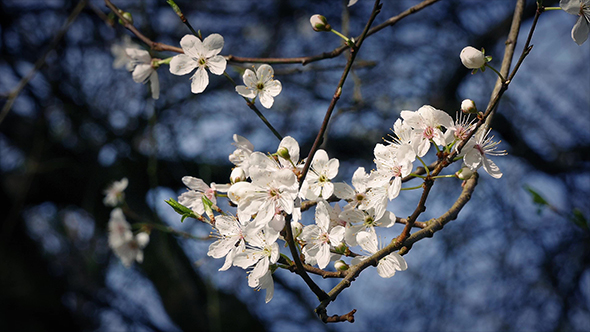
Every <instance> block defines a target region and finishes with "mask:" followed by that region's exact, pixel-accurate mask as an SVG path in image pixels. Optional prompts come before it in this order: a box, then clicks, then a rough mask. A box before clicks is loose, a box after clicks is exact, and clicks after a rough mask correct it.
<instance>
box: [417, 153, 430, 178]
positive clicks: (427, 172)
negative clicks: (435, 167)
mask: <svg viewBox="0 0 590 332" xmlns="http://www.w3.org/2000/svg"><path fill="white" fill-rule="evenodd" d="M416 158H418V160H420V162H421V163H422V166H424V170H426V175H430V170H429V169H428V165H426V163H425V162H424V160H422V158H420V157H416Z"/></svg>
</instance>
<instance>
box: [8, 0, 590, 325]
mask: <svg viewBox="0 0 590 332" xmlns="http://www.w3.org/2000/svg"><path fill="white" fill-rule="evenodd" d="M344 2H346V1H344ZM546 2H547V1H546ZM417 3H418V1H387V0H386V1H384V5H383V10H382V12H381V14H380V15H379V16H378V18H377V20H376V24H378V23H380V22H383V21H384V20H385V19H387V18H389V17H392V16H395V15H397V14H398V13H400V12H402V11H404V10H406V9H407V8H409V7H411V6H413V5H415V4H417ZM77 4H78V1H69V0H47V1H42V0H38V1H36V0H23V1H16V0H14V1H10V0H4V1H1V2H0V54H1V58H0V94H1V96H2V98H1V99H0V105H4V104H5V103H6V100H7V97H8V94H9V93H10V92H11V91H13V89H15V87H16V86H17V84H18V82H19V81H20V80H21V79H22V78H23V77H24V76H26V75H27V74H28V73H29V72H30V70H31V69H32V68H33V66H34V63H35V62H36V61H37V60H38V59H39V57H41V56H42V55H43V54H44V52H45V51H46V50H47V49H48V48H50V46H51V44H52V40H53V39H54V37H55V36H56V35H57V34H58V33H59V31H60V29H61V27H62V26H63V24H64V22H66V20H67V18H68V16H69V15H70V13H72V11H73V10H74V8H75V7H76V5H77ZM114 4H115V5H117V6H118V7H119V8H122V9H124V10H126V11H128V12H131V13H132V15H133V19H134V22H135V26H136V27H137V28H138V29H139V30H140V31H142V32H143V33H144V34H146V35H147V36H148V37H149V38H151V39H153V40H155V41H158V42H164V43H167V44H170V45H175V46H178V43H179V40H180V38H182V36H184V35H185V34H187V33H189V32H188V29H187V28H186V27H185V26H184V25H183V24H182V23H181V22H180V20H179V19H178V17H177V16H176V14H175V13H174V12H173V11H172V10H171V9H170V7H169V6H168V5H167V4H166V2H165V1H164V0H161V1H156V0H144V1H124V0H115V1H114ZM178 4H179V6H180V7H181V8H182V9H183V11H184V13H185V15H186V17H187V18H188V19H189V21H190V22H191V23H192V25H193V26H194V27H195V28H196V29H200V30H201V31H202V33H203V35H204V36H207V35H209V34H211V33H220V34H222V35H223V36H224V38H225V46H224V49H223V51H222V54H223V55H229V54H232V55H237V56H249V57H293V56H306V55H315V54H319V53H322V52H327V51H331V50H332V49H334V48H336V47H338V46H340V45H341V40H339V39H338V38H337V37H336V36H335V35H333V34H329V33H316V32H314V31H312V29H311V28H310V26H309V17H310V16H311V15H313V14H316V13H320V14H323V15H325V16H326V17H327V18H328V19H329V21H330V23H331V24H332V25H333V26H334V27H335V28H336V29H339V30H343V31H344V32H345V33H348V34H350V35H353V36H357V35H359V34H360V32H361V30H362V27H363V26H364V24H365V22H366V20H367V18H368V16H369V14H370V11H371V8H372V5H373V2H372V1H369V0H359V2H358V3H357V4H356V5H355V6H353V7H351V8H350V9H349V11H347V9H346V8H345V6H344V3H343V1H336V0H333V1H323V2H322V1H312V0H309V1H308V0H297V1H286V0H285V1H278V0H277V1H270V0H267V1H265V0H260V1H247V0H225V1H220V0H215V1H213V0H211V1H178ZM514 4H515V1H511V0H510V1H509V0H496V1H459V0H449V1H440V2H438V3H436V4H434V5H432V6H430V7H428V8H426V9H424V10H422V11H420V12H418V13H416V14H414V15H411V16H409V17H407V18H406V19H404V20H402V21H400V22H399V23H398V24H397V25H395V26H394V27H390V28H387V29H385V30H383V31H381V32H380V33H378V34H376V35H373V36H371V37H370V38H368V39H367V40H366V42H365V43H364V44H363V47H362V49H361V51H360V53H359V55H358V58H357V66H356V67H355V68H354V69H353V72H352V74H351V76H350V77H349V79H348V82H347V83H346V84H345V86H344V90H343V95H342V97H341V98H340V101H339V103H338V105H337V109H336V112H335V114H334V117H333V119H332V122H331V125H330V127H329V136H328V138H327V139H326V140H325V142H324V145H323V148H324V149H326V150H327V151H328V153H329V155H330V157H336V158H339V159H340V162H341V166H340V173H339V176H338V178H337V180H340V181H347V182H349V183H350V178H351V176H352V173H353V172H354V170H355V169H356V168H357V167H359V166H363V167H365V168H367V169H371V168H373V167H374V166H373V163H372V159H373V156H372V150H373V147H374V145H375V144H376V143H378V142H381V141H382V137H384V136H385V135H387V134H388V133H389V129H390V128H391V127H392V126H393V123H394V121H395V120H396V119H397V118H398V117H399V113H400V112H401V111H402V110H416V109H418V108H419V107H420V106H422V105H425V104H429V105H433V106H435V107H436V108H439V109H443V110H445V111H447V112H449V114H451V115H453V116H454V114H455V112H456V111H457V110H458V109H459V105H460V102H461V100H462V99H464V98H471V99H473V100H474V101H475V102H476V103H477V104H478V105H479V106H480V108H484V107H485V105H486V104H487V102H488V100H489V97H490V93H491V90H492V88H493V85H494V83H495V81H496V79H495V75H494V73H493V72H491V71H486V72H485V73H478V74H477V75H471V74H470V71H469V70H467V69H465V68H464V67H463V66H462V65H461V63H460V61H459V56H458V55H459V52H460V51H461V49H462V48H463V47H464V46H467V45H472V46H474V47H476V48H481V47H485V49H486V53H488V54H490V55H492V56H493V57H494V60H493V61H492V64H493V65H495V66H496V67H497V68H499V66H500V62H501V57H502V54H503V49H504V42H505V41H506V35H507V31H508V29H509V26H510V21H511V19H512V12H513V10H514ZM547 4H548V5H557V3H556V2H555V1H553V2H548V3H547ZM534 12H535V1H532V0H529V1H527V8H526V11H525V19H524V21H523V24H522V29H521V35H520V37H519V39H518V44H517V55H519V54H520V51H521V50H522V45H523V44H524V41H525V37H526V34H527V33H528V31H529V28H530V26H531V23H532V17H533V16H534ZM108 13H109V10H108V8H106V7H105V5H104V2H102V1H99V0H92V1H88V4H87V5H86V6H85V7H84V8H83V9H82V11H81V12H80V14H79V15H78V16H77V18H76V19H75V20H74V21H73V23H72V24H71V26H70V27H69V29H67V31H66V32H65V34H64V36H63V38H62V39H60V40H59V41H58V42H57V43H56V46H55V47H54V48H53V51H51V52H50V53H49V54H48V56H47V58H46V64H45V65H43V66H42V67H41V68H40V70H39V71H38V72H37V73H36V75H35V76H34V78H33V79H32V80H31V81H30V83H29V84H28V85H27V86H26V87H25V88H24V89H23V90H22V92H21V93H20V95H19V96H18V98H17V99H16V101H15V103H14V105H13V107H12V110H11V111H10V113H8V115H7V116H6V118H5V119H4V120H3V122H2V123H0V174H1V177H0V179H1V180H0V184H1V186H0V202H1V203H0V204H1V206H2V208H0V218H1V219H0V220H1V231H0V262H1V263H0V264H1V266H0V322H1V324H2V326H3V329H5V330H14V331H16V330H18V331H51V330H62V331H65V330H102V331H180V330H184V331H235V330H259V331H263V330H267V331H296V330H306V331H336V330H338V331H340V330H342V331H368V330H404V331H428V330H430V331H465V330H472V331H473V330H477V331H500V330H502V331H506V330H514V331H522V330H527V331H532V330H534V331H555V330H560V331H580V330H586V331H587V330H588V327H589V326H590V232H589V230H588V223H587V220H588V218H589V216H590V204H589V203H588V201H589V199H588V197H590V66H589V63H590V42H586V43H585V44H584V45H582V46H578V45H577V44H575V43H574V42H573V41H572V39H571V37H570V31H571V28H572V27H573V25H574V23H575V21H576V19H577V18H576V17H575V16H573V15H569V14H567V13H565V12H563V11H551V12H546V13H544V14H543V15H541V18H540V20H539V23H538V26H537V30H536V32H535V35H534V37H533V40H532V44H534V48H533V51H532V52H531V54H530V55H529V56H528V57H527V59H526V61H525V62H524V64H523V66H522V68H521V69H520V71H519V73H518V74H517V76H516V78H515V79H514V81H513V82H512V84H511V85H510V88H509V90H508V91H507V92H506V94H505V95H504V97H503V99H502V101H501V102H500V105H499V108H498V112H497V114H496V116H495V118H494V121H493V123H492V127H493V129H494V131H493V134H494V135H495V137H496V138H497V139H501V140H502V143H501V145H500V148H501V149H506V150H507V151H508V155H507V156H505V157H499V158H495V159H494V160H495V162H496V163H497V164H498V165H499V167H500V168H501V169H502V171H503V172H504V176H503V177H502V178H501V179H500V180H495V179H493V178H491V177H490V176H488V175H487V174H485V173H483V171H482V172H480V173H481V177H480V184H479V186H478V187H477V189H476V192H475V194H474V196H473V199H472V201H471V202H469V204H468V205H467V206H466V208H465V209H464V210H463V211H462V212H461V213H460V214H459V218H458V219H457V220H456V221H453V222H451V223H450V224H449V225H448V226H446V227H445V229H444V230H442V231H440V232H438V233H437V234H436V235H435V236H434V238H432V239H425V240H423V241H421V242H419V243H417V244H416V245H415V246H414V247H413V249H412V250H411V252H410V253H409V254H408V255H407V256H406V260H407V262H408V265H409V268H408V270H407V271H404V272H402V273H398V274H396V275H395V276H394V277H393V278H391V279H381V278H380V277H379V276H378V275H377V274H376V273H375V271H374V269H369V270H366V271H365V272H363V273H362V275H361V276H360V277H359V278H358V280H357V281H356V282H354V283H353V285H352V287H350V288H349V289H347V290H345V291H344V292H343V293H342V294H341V295H340V296H339V297H338V299H337V301H336V302H335V303H333V304H331V305H330V306H329V307H328V312H329V314H335V313H338V314H344V313H346V312H349V311H350V310H352V309H353V308H356V309H357V310H358V312H357V313H356V315H355V317H356V322H355V323H354V324H349V323H339V324H338V325H324V324H323V323H321V322H320V321H319V320H318V319H317V318H316V317H315V314H314V313H313V308H315V306H316V305H317V300H316V299H315V296H314V295H313V294H312V293H311V292H310V291H309V290H308V289H307V288H306V286H305V285H304V283H303V282H302V281H301V280H300V279H299V278H298V277H297V276H296V275H294V274H291V273H289V272H286V271H278V272H277V273H275V274H274V279H275V295H274V299H273V300H272V301H271V302H270V303H268V304H265V303H264V294H263V292H255V291H254V290H252V289H250V288H248V287H247V280H246V274H245V273H244V271H243V270H241V269H239V268H232V269H230V270H229V271H226V272H218V271H217V269H218V268H219V267H220V266H221V265H222V263H223V262H222V261H219V260H214V259H211V258H210V257H208V256H207V255H206V252H207V248H208V245H209V244H210V241H204V240H201V241H198V240H197V241H195V240H189V239H183V238H178V237H175V236H172V235H170V234H166V233H161V232H157V231H154V232H153V233H152V235H151V241H150V244H149V245H148V246H147V248H146V249H145V261H144V262H143V264H135V265H134V266H133V267H131V268H129V269H127V268H125V267H124V266H123V265H122V264H121V263H120V261H119V260H118V259H117V258H116V257H114V255H113V254H112V252H111V251H110V250H109V248H108V242H107V231H106V224H107V222H108V218H109V213H110V208H107V207H105V206H104V205H103V203H102V199H103V197H104V196H103V190H104V189H105V188H106V187H107V186H108V185H109V184H110V183H111V182H112V181H115V180H120V179H121V178H123V177H127V178H128V179H129V187H128V188H127V190H126V198H127V203H128V205H129V206H130V208H131V209H132V210H134V211H135V212H136V213H137V214H138V215H139V216H141V218H143V219H147V220H150V221H151V222H153V223H159V224H162V225H168V226H171V227H173V228H175V229H178V230H181V231H185V232H190V233H192V234H195V235H197V236H207V235H208V234H209V232H210V229H209V228H208V227H207V226H206V225H204V224H200V223H198V222H195V221H192V220H186V221H185V222H184V223H180V217H179V216H178V215H177V214H175V213H174V212H173V211H172V209H171V208H170V207H168V206H167V205H166V204H165V203H164V200H165V199H168V198H170V197H174V198H176V197H177V196H178V195H179V194H180V193H182V192H183V191H184V190H185V189H184V187H183V184H182V182H181V178H182V177H183V176H185V175H192V176H196V177H200V178H203V179H204V180H205V181H206V182H216V183H225V182H227V179H228V176H229V173H230V171H231V166H232V165H231V164H230V163H229V161H228V155H229V154H230V153H231V152H232V151H233V147H232V146H231V142H232V135H233V134H234V133H237V134H240V135H242V136H245V137H247V138H248V139H250V141H251V142H252V143H253V144H254V146H255V148H256V149H257V150H259V151H270V152H273V151H275V150H276V147H277V145H278V140H277V139H276V138H275V137H274V136H273V135H272V134H271V133H270V131H269V130H268V129H267V128H266V127H265V126H264V125H263V124H262V122H261V121H260V120H259V119H258V118H257V117H256V116H255V115H254V113H253V112H252V111H251V110H250V109H249V108H248V107H247V106H246V104H245V103H244V100H243V99H242V98H240V97H239V96H238V95H237V94H236V93H235V91H234V88H233V86H232V85H231V83H230V82H229V81H228V80H226V79H225V78H224V77H222V76H213V75H210V84H209V86H208V87H207V89H206V90H205V92H204V93H203V94H199V95H193V94H192V93H191V92H190V85H189V84H190V81H189V77H190V76H188V75H187V76H173V75H171V74H170V73H169V72H168V69H167V67H166V66H162V67H161V68H160V69H159V70H158V72H159V76H160V85H161V87H162V89H161V97H160V99H159V100H157V101H154V100H152V99H151V98H150V94H149V87H148V86H146V85H142V84H137V83H134V82H133V80H132V78H131V75H130V73H129V72H127V71H126V70H124V69H119V70H116V69H113V66H112V64H113V60H114V58H113V56H112V54H111V52H110V49H111V46H112V45H113V44H115V43H118V42H121V40H122V38H123V36H125V35H130V33H129V32H128V31H126V30H125V29H124V28H123V27H122V26H120V25H118V24H117V23H116V21H113V20H112V17H111V18H109V16H108ZM132 37H133V36H132ZM134 41H135V42H136V43H138V44H140V45H141V43H140V41H139V40H137V39H136V38H134ZM142 47H145V45H142ZM152 55H153V56H154V57H158V58H166V57H169V56H172V55H174V54H171V53H165V52H162V53H157V52H152ZM344 64H345V54H344V55H342V56H340V57H337V58H334V59H330V60H324V61H319V62H314V63H312V64H309V65H306V66H301V65H298V64H291V65H275V66H274V68H275V77H276V78H277V79H279V80H280V81H281V82H282V84H283V92H282V93H281V94H280V95H279V96H278V97H277V98H276V99H275V104H274V106H273V107H272V108H271V109H270V110H266V109H262V108H261V110H262V111H263V113H264V114H265V115H266V116H267V118H268V119H269V121H270V122H271V123H272V124H273V125H274V126H275V127H276V128H277V129H278V130H279V132H280V133H282V134H283V135H285V136H286V135H290V136H293V137H295V138H296V139H297V140H298V141H299V143H300V145H301V147H302V154H306V153H307V152H308V151H309V148H310V146H311V143H312V141H313V139H314V138H315V135H316V133H317V130H318V128H319V126H320V123H321V120H322V118H323V115H324V112H325V110H326V109H327V106H328V104H329V102H330V99H331V98H332V95H333V93H334V90H335V86H336V83H337V81H338V79H339V77H340V75H341V72H342V69H343V67H344ZM248 66H250V65H248V64H235V63H229V65H228V68H227V72H228V73H229V75H230V76H231V77H233V78H234V79H236V80H238V81H240V75H239V72H240V71H241V70H243V68H244V67H248ZM428 158H429V159H428ZM427 159H428V160H430V161H433V160H434V156H432V155H429V156H428V157H427ZM458 166H459V165H454V166H452V167H451V168H450V169H449V171H455V170H456V168H457V167H458ZM411 183H412V182H411ZM526 188H532V190H534V191H535V192H536V193H538V194H540V195H541V196H542V197H543V198H544V199H545V200H546V201H547V202H548V204H538V203H537V204H536V203H535V202H534V200H533V199H534V195H532V194H531V193H530V192H529V191H528V190H527V189H526ZM459 192H460V183H459V182H458V181H456V180H452V179H446V180H441V181H439V182H437V184H436V185H435V187H434V189H433V192H432V193H431V196H430V198H429V200H428V202H427V207H428V209H427V211H426V212H425V213H424V214H423V215H422V217H421V218H420V220H427V219H428V218H431V217H436V216H439V215H440V214H442V213H443V212H444V211H445V210H446V209H448V207H449V206H450V204H452V201H453V200H454V199H455V198H456V197H457V195H458V193H459ZM419 194H420V193H419V192H416V191H412V192H403V193H402V195H401V196H400V197H399V198H397V199H396V200H394V201H393V202H391V203H390V205H389V209H390V210H391V211H393V212H394V213H395V214H396V215H398V216H406V215H408V214H410V213H411V211H412V210H413V209H414V207H415V205H416V203H417V201H418V197H419ZM537 202H541V200H540V199H539V198H537ZM306 218H308V219H306V220H307V222H309V221H310V219H309V218H310V216H307V217H306ZM128 219H129V220H130V221H131V222H135V221H137V220H134V219H132V218H128ZM399 231H401V227H399V226H395V227H394V228H393V232H389V233H385V234H384V236H385V237H387V238H388V239H391V236H394V234H397V233H399ZM317 282H318V283H319V284H320V285H321V286H322V287H324V288H325V289H329V288H331V287H332V286H333V285H335V280H319V279H318V280H317Z"/></svg>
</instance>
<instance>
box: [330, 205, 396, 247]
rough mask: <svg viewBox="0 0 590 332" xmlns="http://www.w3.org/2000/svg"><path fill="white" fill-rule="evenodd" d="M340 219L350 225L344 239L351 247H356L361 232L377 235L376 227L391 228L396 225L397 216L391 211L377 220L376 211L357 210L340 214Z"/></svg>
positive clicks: (346, 210) (349, 210)
mask: <svg viewBox="0 0 590 332" xmlns="http://www.w3.org/2000/svg"><path fill="white" fill-rule="evenodd" d="M340 219H342V220H345V221H346V222H347V223H348V227H347V228H346V232H345V234H344V239H345V241H346V243H347V244H348V245H349V246H356V245H357V244H358V242H357V234H358V233H359V232H360V231H370V232H372V233H375V227H385V228H389V227H391V226H393V225H395V215H394V214H393V212H391V211H385V213H384V214H383V216H381V217H380V218H377V216H376V214H375V209H369V210H367V211H361V210H357V209H345V210H344V211H342V213H340Z"/></svg>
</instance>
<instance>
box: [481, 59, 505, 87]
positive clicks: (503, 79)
mask: <svg viewBox="0 0 590 332" xmlns="http://www.w3.org/2000/svg"><path fill="white" fill-rule="evenodd" d="M484 66H486V67H488V68H490V69H491V70H493V71H494V72H495V73H496V74H498V76H499V77H500V79H501V80H502V83H504V82H506V79H505V78H504V76H502V74H500V72H499V71H497V70H496V68H494V67H492V66H490V65H488V64H487V63H486V64H485V65H484Z"/></svg>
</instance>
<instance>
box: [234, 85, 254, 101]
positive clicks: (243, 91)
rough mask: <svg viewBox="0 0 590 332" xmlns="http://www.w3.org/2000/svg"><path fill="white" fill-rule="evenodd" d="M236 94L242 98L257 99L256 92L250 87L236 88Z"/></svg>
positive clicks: (239, 86) (240, 86)
mask: <svg viewBox="0 0 590 332" xmlns="http://www.w3.org/2000/svg"><path fill="white" fill-rule="evenodd" d="M236 92H237V93H238V94H240V96H242V97H246V98H254V97H256V92H254V91H252V90H251V89H248V87H247V86H245V85H238V86H236Z"/></svg>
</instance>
